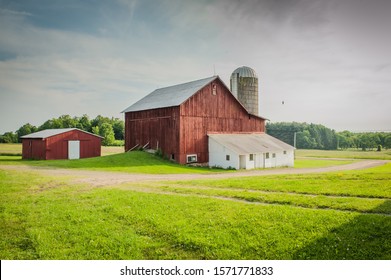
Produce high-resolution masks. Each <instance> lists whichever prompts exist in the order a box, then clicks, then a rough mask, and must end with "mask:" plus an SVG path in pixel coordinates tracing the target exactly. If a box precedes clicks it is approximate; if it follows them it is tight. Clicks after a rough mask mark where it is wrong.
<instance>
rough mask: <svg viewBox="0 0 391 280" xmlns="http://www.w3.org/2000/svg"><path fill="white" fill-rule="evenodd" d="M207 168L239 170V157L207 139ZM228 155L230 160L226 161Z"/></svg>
mask: <svg viewBox="0 0 391 280" xmlns="http://www.w3.org/2000/svg"><path fill="white" fill-rule="evenodd" d="M208 146H209V166H210V167H222V168H225V169H227V168H230V167H231V168H235V169H239V155H238V154H236V153H234V152H233V151H231V150H228V149H227V148H225V147H224V146H222V145H220V144H219V143H217V142H216V141H215V140H213V139H212V138H209V143H208ZM227 155H229V157H230V160H229V161H228V160H227V159H226V156H227Z"/></svg>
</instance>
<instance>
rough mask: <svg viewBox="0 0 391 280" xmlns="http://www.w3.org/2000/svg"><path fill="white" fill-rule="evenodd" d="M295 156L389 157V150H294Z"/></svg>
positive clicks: (390, 151)
mask: <svg viewBox="0 0 391 280" xmlns="http://www.w3.org/2000/svg"><path fill="white" fill-rule="evenodd" d="M295 153H296V157H298V158H300V157H315V158H350V159H390V160H391V150H383V151H381V152H377V151H361V150H356V149H349V150H338V151H324V150H296V151H295Z"/></svg>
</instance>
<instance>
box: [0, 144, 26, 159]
mask: <svg viewBox="0 0 391 280" xmlns="http://www.w3.org/2000/svg"><path fill="white" fill-rule="evenodd" d="M1 155H6V156H7V155H17V156H21V155H22V144H8V143H0V156H1Z"/></svg>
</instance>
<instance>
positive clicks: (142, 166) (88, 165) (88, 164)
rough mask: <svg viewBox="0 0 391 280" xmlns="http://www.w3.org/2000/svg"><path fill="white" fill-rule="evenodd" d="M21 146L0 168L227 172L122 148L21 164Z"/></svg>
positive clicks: (9, 151)
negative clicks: (97, 155) (20, 165)
mask: <svg viewBox="0 0 391 280" xmlns="http://www.w3.org/2000/svg"><path fill="white" fill-rule="evenodd" d="M20 154H21V144H0V164H3V165H5V164H12V165H15V164H23V165H33V166H41V167H58V168H78V169H89V170H106V171H118V172H128V173H147V174H156V173H160V174H167V173H174V174H175V173H178V174H179V173H210V172H229V171H224V170H221V169H208V168H199V167H197V168H195V167H186V166H181V165H178V164H176V163H172V162H169V161H166V160H163V159H161V158H158V157H155V156H153V155H150V154H147V153H141V152H131V153H124V152H123V147H102V157H98V158H88V159H80V160H72V161H70V160H49V161H42V160H41V161H40V160H22V159H21V156H20ZM353 161H354V160H351V159H348V160H335V159H318V158H297V159H296V160H295V168H317V167H327V166H335V165H342V164H348V163H352V162H353Z"/></svg>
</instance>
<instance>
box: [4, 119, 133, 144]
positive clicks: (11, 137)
mask: <svg viewBox="0 0 391 280" xmlns="http://www.w3.org/2000/svg"><path fill="white" fill-rule="evenodd" d="M54 128H79V129H81V130H84V131H87V132H91V133H94V134H97V135H100V136H102V137H104V139H103V140H102V145H104V146H122V145H123V143H124V141H123V140H124V129H125V124H124V121H123V120H121V119H119V118H108V117H103V116H101V115H98V116H97V117H96V118H94V119H90V118H89V116H88V115H83V116H81V117H71V116H69V115H62V116H60V117H58V118H53V119H50V120H47V121H46V122H44V123H43V124H42V125H40V126H38V127H36V126H34V125H31V124H30V123H26V124H24V125H22V126H21V127H20V128H19V129H18V130H16V131H15V132H6V133H4V134H3V135H0V143H18V142H21V139H20V137H22V136H24V135H27V134H30V133H34V132H38V131H41V130H45V129H54Z"/></svg>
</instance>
